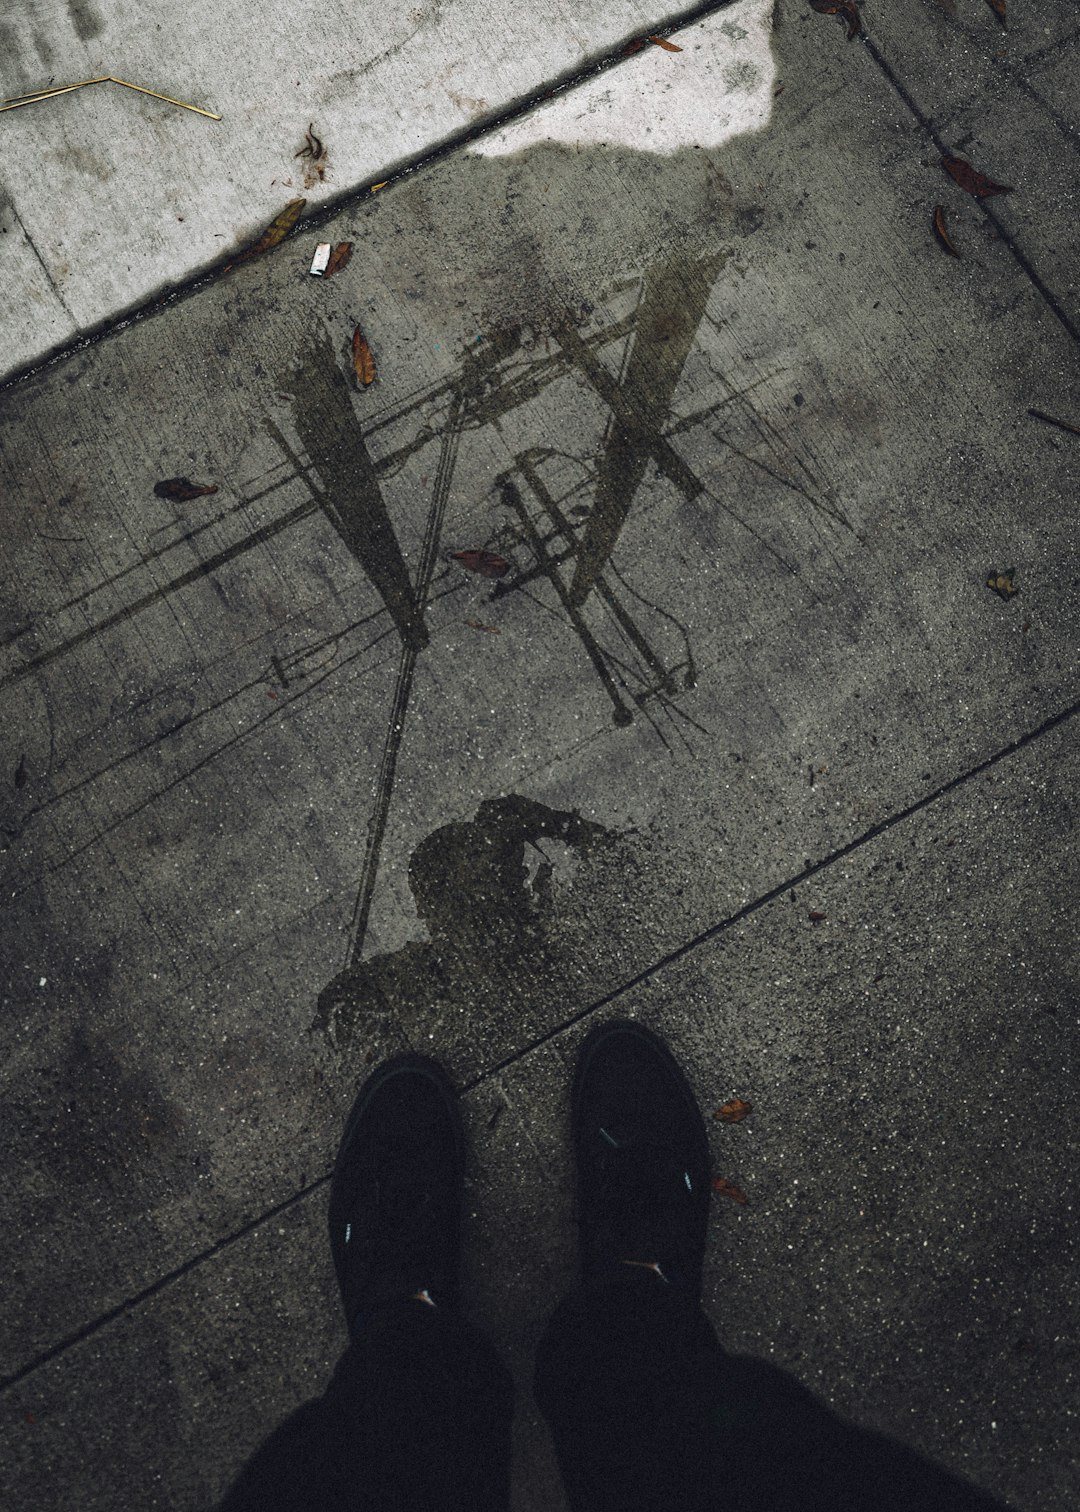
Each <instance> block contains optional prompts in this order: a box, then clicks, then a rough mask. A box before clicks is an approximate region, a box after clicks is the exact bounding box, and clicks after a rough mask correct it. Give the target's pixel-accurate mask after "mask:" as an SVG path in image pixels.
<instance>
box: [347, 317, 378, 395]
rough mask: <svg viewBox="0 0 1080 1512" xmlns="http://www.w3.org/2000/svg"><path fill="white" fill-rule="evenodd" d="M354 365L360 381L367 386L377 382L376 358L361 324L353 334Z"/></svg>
mask: <svg viewBox="0 0 1080 1512" xmlns="http://www.w3.org/2000/svg"><path fill="white" fill-rule="evenodd" d="M352 365H353V371H354V372H355V374H356V378H357V382H358V383H362V384H363V386H364V387H365V388H367V386H368V384H369V383H374V382H375V358H374V356H373V355H372V351H371V348H370V347H369V346H368V344H367V339H366V337H365V336H364V333H363V331H362V330H361V329H360V327H359V326H357V327H356V330H355V331H354V332H353V336H352Z"/></svg>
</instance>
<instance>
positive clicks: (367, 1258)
mask: <svg viewBox="0 0 1080 1512" xmlns="http://www.w3.org/2000/svg"><path fill="white" fill-rule="evenodd" d="M464 1176H465V1137H464V1130H463V1127H462V1120H461V1112H460V1109H459V1107H458V1102H457V1094H456V1092H455V1091H454V1088H453V1086H452V1084H451V1082H450V1080H449V1078H448V1077H447V1075H446V1073H445V1072H444V1071H443V1069H442V1067H441V1066H440V1065H439V1064H438V1063H437V1062H436V1061H433V1060H429V1059H428V1058H427V1057H426V1056H421V1055H399V1056H395V1057H394V1058H393V1059H392V1060H388V1061H385V1062H384V1063H383V1064H382V1065H381V1066H379V1067H378V1068H377V1070H375V1071H374V1072H373V1073H372V1075H371V1076H370V1077H369V1078H368V1080H367V1081H366V1082H365V1083H364V1086H363V1087H362V1088H361V1089H360V1094H359V1096H358V1097H357V1099H356V1102H355V1103H354V1105H353V1109H352V1112H351V1113H350V1115H349V1119H348V1122H347V1124H346V1126H345V1134H344V1137H343V1138H342V1141H341V1147H340V1149H339V1151H338V1157H337V1161H336V1163H335V1165H334V1174H333V1178H332V1180H331V1186H330V1250H331V1253H332V1255H333V1257H334V1266H335V1269H336V1270H337V1276H338V1284H339V1285H340V1287H341V1297H342V1302H343V1303H344V1306H345V1319H346V1322H347V1324H348V1327H349V1332H350V1333H351V1334H355V1333H356V1332H357V1330H358V1328H359V1327H362V1326H363V1324H364V1321H365V1320H366V1319H367V1318H369V1317H370V1315H371V1313H372V1312H373V1311H374V1310H375V1309H376V1308H377V1307H379V1306H380V1305H383V1304H385V1303H388V1302H394V1301H396V1300H399V1299H404V1298H407V1297H415V1298H417V1300H418V1301H420V1302H427V1303H430V1304H431V1305H432V1306H436V1307H443V1306H447V1307H453V1306H456V1304H457V1289H458V1266H459V1258H460V1252H461V1209H462V1201H463V1191H464Z"/></svg>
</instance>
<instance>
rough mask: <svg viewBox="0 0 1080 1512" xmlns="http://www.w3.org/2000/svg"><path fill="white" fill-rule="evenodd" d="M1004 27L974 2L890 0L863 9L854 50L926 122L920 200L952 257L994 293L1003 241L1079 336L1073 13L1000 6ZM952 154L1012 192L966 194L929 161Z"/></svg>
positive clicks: (1078, 131)
mask: <svg viewBox="0 0 1080 1512" xmlns="http://www.w3.org/2000/svg"><path fill="white" fill-rule="evenodd" d="M1007 16H1008V25H1007V27H1006V28H1003V27H1002V25H1001V23H1000V22H999V20H998V19H997V17H996V16H995V14H994V12H993V10H991V8H990V6H989V5H987V4H986V3H985V0H970V3H955V4H953V3H949V4H945V3H943V0H899V3H898V4H895V5H888V6H884V5H883V6H879V7H874V8H873V9H872V10H870V9H868V10H867V12H866V22H867V29H868V36H869V43H868V45H867V47H866V48H865V49H864V50H865V51H867V52H869V54H870V57H871V58H872V59H874V60H875V61H877V62H878V63H879V64H880V65H881V66H882V67H883V68H884V69H885V70H886V71H887V72H888V74H889V76H890V77H891V78H892V79H893V80H894V81H895V83H896V85H897V87H898V88H899V89H900V90H902V92H903V93H904V95H905V96H906V97H907V98H908V99H909V100H910V101H911V102H912V104H913V106H914V107H915V108H916V110H917V111H918V113H919V115H920V117H921V119H922V121H923V123H924V126H925V146H926V153H925V157H926V164H925V167H926V185H925V189H924V208H923V213H924V214H925V213H926V211H925V205H926V204H929V205H931V206H932V205H933V204H934V203H943V204H944V205H945V206H946V209H947V212H948V215H949V217H950V220H951V222H952V224H953V226H954V227H955V229H956V237H955V240H956V243H957V246H958V247H960V249H961V255H962V256H964V257H965V258H967V259H970V260H971V261H973V262H974V264H975V265H976V267H978V268H980V269H981V270H982V272H983V274H984V276H985V277H986V278H987V285H988V287H987V294H988V298H990V299H992V298H993V297H994V292H993V284H994V278H995V273H994V267H995V264H996V261H997V259H996V258H988V256H987V242H988V241H989V242H990V243H991V244H992V245H993V244H996V243H999V242H1001V241H1004V242H1005V243H1006V245H1007V246H1010V247H1011V248H1012V249H1013V251H1014V255H1015V256H1017V257H1018V258H1019V259H1020V260H1021V261H1022V262H1024V263H1025V264H1026V265H1027V266H1028V268H1029V270H1030V272H1031V273H1032V274H1033V275H1034V276H1035V277H1036V278H1037V279H1038V280H1039V281H1040V282H1041V283H1042V284H1043V285H1044V287H1045V290H1046V292H1047V295H1048V297H1049V299H1050V300H1051V301H1052V303H1053V305H1054V306H1055V308H1056V309H1057V311H1058V315H1059V318H1060V319H1061V320H1062V321H1063V322H1064V323H1065V324H1066V325H1067V327H1068V328H1069V329H1070V330H1071V332H1072V335H1073V337H1074V339H1080V284H1078V274H1077V268H1078V266H1080V236H1078V232H1077V225H1078V223H1080V214H1078V211H1080V205H1078V202H1077V197H1076V188H1075V186H1076V183H1077V177H1078V174H1080V124H1078V118H1077V111H1076V102H1075V99H1074V98H1072V96H1071V94H1070V92H1069V89H1068V82H1069V78H1070V71H1069V65H1068V63H1067V61H1066V60H1067V59H1068V57H1069V56H1070V55H1071V54H1072V51H1073V49H1074V48H1075V46H1076V33H1077V27H1076V16H1075V14H1074V13H1072V12H1070V10H1069V9H1068V8H1064V7H1062V6H1060V5H1056V4H1054V0H1032V3H1030V4H1028V3H1025V4H1024V5H1010V6H1009V7H1008V10H1007ZM943 151H947V152H949V153H955V154H959V155H960V156H962V157H965V158H967V159H968V160H969V161H970V162H972V163H974V164H975V166H976V167H977V168H979V169H980V171H982V172H983V173H985V174H987V175H988V176H989V177H990V178H992V179H994V180H996V182H998V183H999V184H1008V185H1010V186H1011V187H1012V188H1013V191H1014V192H1013V193H1012V194H1009V195H1007V196H1002V197H994V198H990V199H985V200H981V201H975V200H973V199H971V198H970V197H969V196H968V195H967V194H966V193H965V192H964V191H963V190H962V189H959V188H957V186H956V185H955V184H953V183H952V181H951V180H950V179H949V178H948V177H947V176H946V175H945V173H944V172H942V170H941V169H940V166H939V159H940V155H941V153H942V152H943Z"/></svg>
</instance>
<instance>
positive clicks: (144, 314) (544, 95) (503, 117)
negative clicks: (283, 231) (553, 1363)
mask: <svg viewBox="0 0 1080 1512" xmlns="http://www.w3.org/2000/svg"><path fill="white" fill-rule="evenodd" d="M735 3H736V0H700V3H699V4H697V5H692V6H690V7H688V8H687V9H685V10H681V11H675V12H673V13H672V14H670V15H667V16H664V17H661V18H660V19H658V20H657V21H655V22H653V23H651V25H652V28H653V31H654V32H657V33H659V32H667V31H674V30H676V29H680V28H682V27H686V26H691V25H693V24H694V22H696V21H703V20H705V19H706V18H707V17H708V16H712V15H715V14H716V13H717V12H718V11H722V10H726V9H727V8H728V7H729V6H731V5H733V4H735ZM639 35H640V33H639V32H635V33H634V34H633V35H632V36H627V37H623V38H622V39H621V40H620V41H619V42H618V43H616V44H615V46H614V47H612V48H611V49H609V50H608V51H607V52H605V53H603V54H602V55H601V56H599V57H594V58H591V59H587V60H586V61H585V62H584V63H581V64H578V65H576V66H575V67H573V68H572V69H570V70H569V71H567V72H566V73H563V74H559V75H556V76H555V77H554V78H553V79H548V80H546V81H544V82H542V83H540V84H538V85H537V86H536V88H535V89H533V90H531V91H530V93H529V94H528V95H526V96H524V97H523V98H521V99H519V100H515V101H513V102H512V103H511V104H509V105H507V106H506V107H505V108H504V109H503V110H501V111H499V112H498V114H496V115H493V116H490V117H489V118H488V119H487V120H484V121H481V122H479V123H478V124H474V125H468V126H464V127H460V128H459V129H458V130H456V131H452V132H451V133H450V134H449V136H447V137H444V138H443V140H442V141H441V142H436V143H435V144H434V145H433V146H432V147H430V148H428V149H426V150H425V151H424V152H422V153H420V154H418V155H417V156H416V157H413V158H410V159H408V160H406V161H405V162H403V163H399V164H396V165H387V166H386V167H384V168H382V169H380V170H379V171H378V172H377V173H375V174H373V175H372V176H371V179H368V180H365V181H364V183H363V184H360V185H356V186H354V187H353V188H351V189H346V190H344V191H343V192H342V193H341V194H339V195H335V196H334V197H333V198H332V199H329V200H327V201H326V202H325V203H324V204H322V205H320V207H319V209H318V210H317V211H315V212H314V213H313V214H312V215H309V216H307V217H305V218H304V219H303V220H300V221H298V222H297V224H296V228H295V231H296V234H301V233H304V232H310V231H314V230H316V229H317V228H318V227H319V226H323V225H325V224H326V223H327V222H328V221H330V220H333V219H334V218H335V217H336V216H338V215H340V214H341V212H342V211H343V210H347V209H349V208H350V207H351V206H353V205H356V204H358V203H359V202H360V201H361V200H366V199H368V198H369V196H370V184H371V182H376V183H379V182H381V183H382V184H383V185H384V186H386V187H388V188H389V187H390V186H392V185H393V184H395V183H397V182H398V181H399V180H401V179H404V178H408V177H409V176H411V175H412V174H414V173H419V172H420V171H421V169H424V168H427V167H430V166H433V165H434V164H436V163H439V162H441V161H442V160H443V159H444V158H446V157H449V156H450V155H451V154H452V153H454V152H458V151H459V150H460V149H461V148H462V147H466V146H468V145H469V143H471V142H475V141H477V140H478V139H479V138H480V137H484V136H490V135H492V134H493V133H494V132H497V131H501V130H502V128H503V127H505V126H508V125H509V124H510V123H511V122H513V121H516V120H518V119H520V117H522V116H525V115H528V113H529V111H531V110H533V109H535V108H536V106H538V105H541V104H543V103H544V101H545V100H549V99H551V98H552V96H554V95H558V94H563V93H564V92H565V91H567V90H570V89H575V88H577V87H578V86H579V85H582V84H585V83H587V82H588V81H589V80H591V79H593V78H595V76H596V75H597V74H599V73H604V72H605V71H606V70H607V69H609V68H617V67H618V65H619V64H620V63H623V62H626V61H627V55H626V52H625V48H626V46H627V44H628V43H629V42H631V41H634V40H636V39H637V37H638V36H639ZM27 240H29V237H28V238H27ZM31 246H33V243H32V242H31ZM34 251H35V253H37V248H36V247H35V248H34ZM38 255H39V260H40V254H38ZM267 255H268V256H269V255H272V254H267ZM235 261H236V254H235V251H231V252H227V253H222V254H221V256H220V257H218V258H216V259H215V260H214V261H213V262H212V263H210V264H208V265H207V266H205V267H203V268H202V269H201V270H200V271H198V272H197V273H194V274H192V275H191V277H190V278H186V279H184V280H182V281H181V282H180V283H176V284H171V285H167V286H166V287H164V288H163V289H162V290H161V291H160V292H159V293H157V294H153V295H151V296H150V297H149V298H147V299H144V300H141V301H140V302H139V303H138V304H135V305H130V306H128V307H127V308H126V309H123V310H121V311H119V312H118V313H117V314H116V315H111V316H109V317H108V319H107V320H103V321H100V322H98V323H97V324H96V325H95V326H93V327H91V328H90V329H88V330H86V331H85V332H83V333H82V334H81V335H80V336H77V337H75V338H74V339H72V340H69V341H65V342H63V343H61V344H60V345H58V346H56V347H54V348H53V349H52V350H51V351H48V352H46V353H45V355H44V356H43V357H40V358H38V359H35V360H34V361H32V362H29V363H27V364H25V366H23V367H21V368H17V369H15V370H14V371H13V372H12V373H10V374H9V375H8V376H7V377H6V378H4V379H3V380H2V381H0V393H3V392H4V390H5V389H8V388H12V387H14V386H16V385H17V384H21V383H25V382H27V381H28V380H29V379H31V378H33V377H36V376H37V375H38V374H39V373H41V372H43V371H44V370H45V369H47V368H51V367H53V366H55V365H56V364H57V363H59V362H63V361H65V360H66V359H67V358H68V357H71V356H73V355H74V354H75V353H76V352H82V351H85V350H86V348H87V347H90V346H96V345H97V344H98V342H100V341H104V340H106V338H107V337H109V336H112V335H115V334H117V333H118V332H119V331H122V330H125V329H126V328H127V327H128V326H129V325H133V324H134V323H135V322H136V321H140V320H145V319H147V318H148V317H149V316H152V315H157V314H160V313H161V312H162V311H163V310H164V309H166V308H168V307H169V306H171V305H173V304H175V303H177V302H178V301H179V300H181V299H187V298H190V297H192V296H194V295H196V294H199V293H201V292H202V291H203V290H205V289H208V288H209V287H210V286H211V285H212V284H214V283H216V281H217V280H218V278H220V277H221V275H222V274H223V273H224V272H225V271H226V269H227V268H228V267H229V266H231V265H232V264H233V263H235ZM42 266H43V267H44V264H42ZM45 272H46V277H48V278H49V282H50V285H52V287H53V288H54V289H55V284H53V281H52V278H51V276H50V275H49V273H48V269H46V270H45ZM56 292H57V297H58V298H59V290H56ZM64 309H65V310H67V306H66V305H64ZM67 313H68V314H69V315H70V316H71V319H72V320H73V321H74V319H75V317H74V315H72V314H71V311H70V310H68V311H67ZM76 323H77V322H76Z"/></svg>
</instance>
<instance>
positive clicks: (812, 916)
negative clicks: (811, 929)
mask: <svg viewBox="0 0 1080 1512" xmlns="http://www.w3.org/2000/svg"><path fill="white" fill-rule="evenodd" d="M824 917H825V915H824V914H823V913H822V912H821V910H820V908H812V909H811V910H810V912H809V913H808V914H807V918H808V919H809V920H810V922H811V924H820V923H821V921H822V920H823V919H824Z"/></svg>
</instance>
